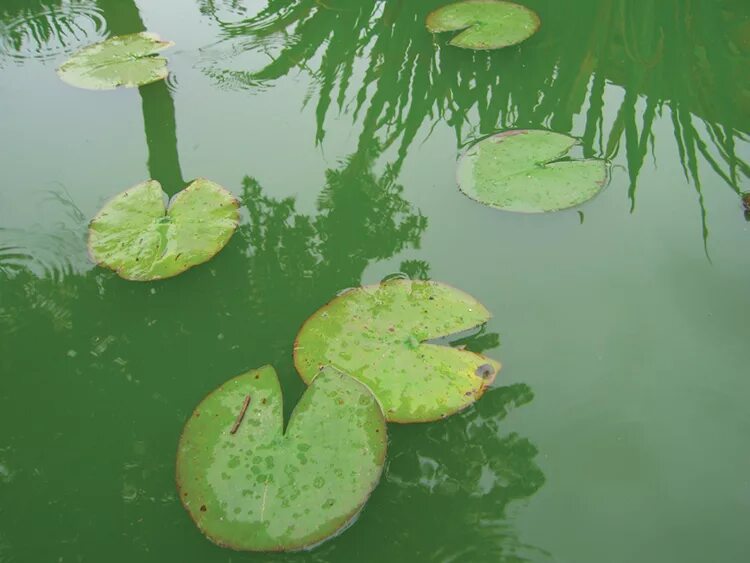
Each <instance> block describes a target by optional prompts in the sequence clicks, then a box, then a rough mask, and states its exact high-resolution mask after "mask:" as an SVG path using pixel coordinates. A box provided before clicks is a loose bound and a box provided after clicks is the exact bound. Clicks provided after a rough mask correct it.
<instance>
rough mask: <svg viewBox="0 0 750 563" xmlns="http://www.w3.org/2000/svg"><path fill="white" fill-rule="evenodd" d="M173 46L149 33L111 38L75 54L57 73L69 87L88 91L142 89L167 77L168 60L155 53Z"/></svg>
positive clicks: (169, 42)
mask: <svg viewBox="0 0 750 563" xmlns="http://www.w3.org/2000/svg"><path fill="white" fill-rule="evenodd" d="M172 45H174V43H172V42H171V41H163V40H162V39H161V38H160V37H159V36H158V35H156V34H155V33H148V32H141V33H133V34H130V35H118V36H116V37H110V38H109V39H106V40H104V41H101V42H99V43H95V44H93V45H89V46H88V47H84V48H83V49H81V50H80V51H78V52H76V53H74V54H73V56H72V57H71V58H70V59H68V60H67V61H66V62H65V63H63V64H62V66H60V68H58V69H57V74H58V75H59V76H60V78H61V79H62V80H63V81H65V82H67V83H68V84H70V85H71V86H76V87H77V88H85V89H88V90H113V89H115V88H117V87H119V86H124V87H126V88H135V87H138V86H144V85H146V84H151V83H152V82H157V81H159V80H163V79H165V78H166V77H167V75H168V74H169V69H168V68H167V60H166V59H165V58H164V57H160V56H157V53H159V52H160V51H162V50H164V49H166V48H167V47H171V46H172Z"/></svg>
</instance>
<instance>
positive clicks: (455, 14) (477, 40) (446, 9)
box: [427, 0, 540, 49]
mask: <svg viewBox="0 0 750 563" xmlns="http://www.w3.org/2000/svg"><path fill="white" fill-rule="evenodd" d="M539 25H540V22H539V16H537V15H536V13H535V12H534V11H533V10H530V9H529V8H526V7H525V6H520V5H518V4H514V3H513V2H503V1H501V0H464V1H463V2H456V3H455V4H448V5H447V6H443V7H442V8H438V9H437V10H435V11H434V12H432V13H430V15H428V16H427V29H428V30H429V31H430V32H432V33H441V32H444V31H460V30H464V31H463V32H462V33H459V34H458V35H456V36H455V37H454V38H453V39H451V41H450V44H451V45H454V46H456V47H462V48H464V49H501V48H503V47H508V46H509V45H515V44H517V43H520V42H521V41H525V40H526V39H528V38H529V37H531V36H532V35H534V34H535V33H536V31H537V30H538V29H539Z"/></svg>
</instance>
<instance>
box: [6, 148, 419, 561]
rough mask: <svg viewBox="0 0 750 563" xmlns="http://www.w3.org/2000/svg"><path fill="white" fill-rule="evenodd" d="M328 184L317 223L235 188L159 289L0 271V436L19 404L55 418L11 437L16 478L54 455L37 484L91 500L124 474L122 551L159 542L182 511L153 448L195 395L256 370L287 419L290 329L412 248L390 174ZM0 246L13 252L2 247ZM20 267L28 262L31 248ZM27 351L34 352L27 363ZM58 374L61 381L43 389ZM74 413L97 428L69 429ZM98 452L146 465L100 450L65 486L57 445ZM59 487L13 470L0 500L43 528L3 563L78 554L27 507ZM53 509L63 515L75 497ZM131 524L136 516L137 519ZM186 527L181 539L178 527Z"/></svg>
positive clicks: (292, 388)
mask: <svg viewBox="0 0 750 563" xmlns="http://www.w3.org/2000/svg"><path fill="white" fill-rule="evenodd" d="M326 178H327V183H326V187H325V189H324V190H323V192H322V195H321V197H320V200H319V204H318V208H319V212H318V213H317V214H315V215H311V216H308V215H305V214H301V213H298V212H297V211H296V210H295V203H294V201H293V200H289V199H287V200H275V199H273V198H271V197H268V196H267V195H266V194H265V193H264V192H263V190H262V189H261V187H260V186H259V185H258V183H257V182H256V181H254V180H252V179H250V178H246V179H245V181H244V188H243V194H242V199H243V203H244V204H245V205H246V207H247V210H248V214H249V220H248V221H247V222H246V223H244V224H243V225H241V227H240V228H239V229H238V231H237V233H236V234H235V236H234V237H233V238H232V240H231V241H230V243H229V244H228V245H227V247H226V248H224V250H223V251H222V252H221V253H219V255H218V256H217V257H216V258H214V260H213V261H212V262H210V263H208V264H205V265H203V266H201V267H199V268H196V269H194V270H192V271H190V272H187V273H185V274H183V275H181V276H178V277H177V278H174V279H172V280H169V281H167V282H163V283H151V284H133V283H128V282H124V281H123V280H120V279H119V278H117V276H115V275H114V274H112V273H110V272H106V271H104V270H102V269H99V268H94V269H88V270H75V271H72V272H68V273H67V274H66V275H65V279H64V280H62V281H57V280H55V279H53V278H52V277H51V276H49V275H45V274H43V273H42V272H40V273H39V274H38V275H37V274H36V273H34V272H32V271H31V270H30V269H29V268H28V266H27V265H24V264H21V265H19V267H17V268H14V269H13V271H12V272H11V271H8V272H6V271H0V287H2V291H0V334H3V335H4V336H5V337H4V338H0V372H2V373H18V374H23V373H30V374H32V376H30V377H18V378H15V379H14V383H13V385H14V395H15V396H16V399H15V400H14V402H13V403H12V404H9V403H10V401H9V398H8V397H0V426H2V427H11V425H12V421H13V420H17V419H18V417H20V416H21V413H20V412H19V407H18V406H17V405H20V404H22V405H24V406H23V408H24V409H27V408H32V406H31V405H32V401H33V403H34V405H35V406H36V407H38V405H39V404H42V405H45V406H46V405H51V406H52V407H51V408H52V409H53V410H52V411H51V412H52V413H54V414H49V415H48V416H47V415H46V414H45V415H42V416H39V417H38V418H37V420H36V422H35V424H34V425H31V426H29V425H27V426H18V425H15V426H14V431H13V435H14V439H15V440H16V441H17V443H18V444H19V446H18V448H17V451H16V452H15V459H16V463H17V464H18V466H20V467H37V466H39V465H40V464H42V463H41V462H40V461H39V458H38V457H37V456H38V455H39V454H38V452H39V451H42V450H44V449H45V448H51V447H53V445H54V447H56V448H58V449H63V450H65V452H66V454H68V453H69V454H70V455H62V456H50V457H49V458H45V459H44V462H43V464H42V465H43V471H44V472H45V475H58V474H65V475H67V477H66V482H65V491H72V492H71V493H70V494H71V495H78V491H80V490H91V487H92V483H98V485H97V487H100V489H97V490H103V489H101V488H102V487H104V488H106V486H108V485H103V484H102V483H101V479H102V477H101V476H102V475H105V476H108V477H106V478H107V479H109V476H111V475H122V483H121V490H120V489H119V488H118V491H117V494H118V495H120V496H121V497H122V500H123V510H122V514H120V513H118V514H120V516H114V517H115V518H121V520H120V522H119V523H118V526H121V527H122V528H123V529H124V528H125V527H128V528H129V529H130V536H132V537H129V539H128V542H130V545H134V546H136V549H137V548H138V547H141V546H142V547H143V549H144V550H145V549H148V548H150V549H154V547H155V546H158V545H163V541H161V539H160V537H159V534H160V533H161V532H160V528H159V527H158V526H156V527H155V526H153V522H157V521H174V520H175V515H177V514H180V515H181V514H182V509H181V508H180V506H179V502H178V501H177V499H176V498H175V495H173V494H172V490H173V489H172V487H173V481H172V479H173V461H174V460H173V457H172V456H173V450H172V448H169V447H166V448H165V447H164V444H169V443H172V442H171V441H172V440H174V437H175V436H177V435H178V433H179V429H180V428H181V426H182V424H183V423H184V417H185V416H186V415H187V414H188V409H189V408H190V407H192V406H193V401H194V399H195V397H200V396H202V395H204V394H205V392H206V390H207V389H210V388H211V387H216V386H218V385H219V384H221V383H222V382H224V381H225V380H226V378H227V377H230V376H232V375H236V374H239V373H242V372H243V371H244V370H246V369H248V368H251V367H258V366H261V365H264V364H267V363H268V364H273V365H274V366H276V367H277V369H278V370H279V373H280V374H281V377H282V385H283V388H284V395H285V408H286V409H287V415H288V414H289V410H291V408H292V407H293V406H294V405H295V403H296V402H297V398H298V396H299V395H300V394H301V392H302V390H303V387H304V384H303V383H302V381H301V379H300V378H299V377H297V376H295V375H293V374H294V368H293V365H292V362H291V358H292V343H293V342H294V336H295V334H296V332H297V330H298V329H299V327H300V326H301V324H302V322H303V321H304V319H305V318H306V317H307V316H308V315H309V314H310V313H312V312H313V311H314V310H315V309H317V308H318V307H319V306H320V305H322V304H323V303H325V302H326V301H327V300H328V299H330V298H331V297H333V296H334V295H335V293H336V292H337V291H339V290H340V289H343V288H345V287H346V285H358V284H360V283H361V276H362V272H363V270H364V268H365V267H366V266H367V265H368V263H369V262H370V261H371V260H378V259H386V258H389V257H391V256H392V255H393V254H395V253H398V252H399V251H401V250H403V249H406V248H408V247H414V246H416V245H418V243H419V240H420V237H421V234H422V232H423V231H424V229H425V228H426V219H424V218H423V217H422V216H421V215H420V214H419V213H418V212H415V211H414V209H413V208H412V207H411V206H410V205H409V204H408V203H407V202H406V201H405V200H404V199H403V197H402V195H401V192H402V188H401V186H399V185H398V184H396V183H395V182H393V180H392V177H391V175H390V173H389V172H388V171H386V172H385V173H384V174H382V175H378V174H375V173H374V172H373V171H372V161H371V159H367V158H361V157H354V158H350V159H347V160H346V161H345V162H344V163H343V165H342V167H341V168H340V169H338V170H332V171H329V172H328V173H327V176H326ZM84 231H85V224H84V225H82V226H81V227H80V229H79V231H78V235H79V237H78V238H77V240H79V247H80V248H79V250H84V249H83V237H82V236H80V235H83V232H84ZM7 245H8V246H11V245H17V244H16V243H15V242H14V240H12V239H11V240H9V242H8V244H7ZM28 254H30V255H32V256H35V255H36V254H37V252H36V249H35V248H30V249H29V251H28ZM219 270H220V271H221V276H220V277H215V275H214V273H215V271H219ZM167 284H168V286H169V287H168V288H167V287H166V286H167ZM40 343H43V350H44V353H43V354H39V353H37V352H36V351H37V350H38V349H39V347H40ZM218 366H220V369H217V367H218ZM61 371H62V373H64V374H65V375H66V377H50V375H51V374H59V373H61ZM176 374H180V378H181V381H180V382H179V385H177V386H176V385H175V383H176V380H175V379H174V378H175V376H176ZM176 387H178V389H176ZM60 397H64V398H65V401H60V400H59V398H60ZM27 398H28V400H26V399H27ZM19 399H20V400H19ZM133 405H137V408H136V409H135V410H136V411H137V414H134V410H133V409H134V407H133ZM45 408H46V407H45ZM81 413H85V417H86V420H91V421H95V422H94V423H90V424H81V420H82V414H81ZM111 421H119V422H117V423H116V424H115V423H111ZM123 421H125V422H123ZM61 436H62V437H63V438H62V440H64V443H65V444H66V447H65V448H60V444H61V442H60V440H61ZM103 441H108V442H110V443H122V444H134V443H135V447H137V448H138V450H137V451H138V452H141V451H146V448H150V449H149V450H148V451H149V452H152V453H150V454H149V455H147V456H146V455H141V454H140V453H139V454H138V455H134V454H133V453H132V452H131V451H130V450H129V449H128V448H122V449H121V450H117V451H114V450H113V451H112V452H111V455H109V456H108V458H107V460H106V461H102V462H101V463H97V464H94V465H95V466H96V467H94V465H90V464H89V465H86V466H85V467H82V468H81V469H80V470H79V471H76V472H74V473H73V474H69V472H68V471H67V469H68V468H69V467H70V464H72V463H73V458H75V459H79V456H80V449H79V448H77V447H67V445H70V444H73V443H75V444H77V445H80V447H85V448H92V449H93V448H95V444H97V443H102V442H103ZM57 485H58V483H57V482H56V481H50V480H47V479H40V478H39V477H36V476H34V475H32V474H31V473H30V472H29V473H24V474H23V475H19V477H18V481H17V488H16V489H14V490H17V491H19V493H18V494H14V495H13V496H12V497H10V498H9V499H5V502H6V503H7V504H8V505H9V506H20V504H21V500H20V498H19V497H20V496H21V495H23V497H24V498H23V503H24V505H26V506H32V507H37V508H39V509H38V510H36V509H35V510H33V511H29V513H31V512H33V513H35V514H37V516H35V522H34V524H35V525H36V526H39V527H40V528H41V529H45V530H50V532H49V535H48V536H47V539H48V542H47V543H43V544H40V545H38V546H37V545H34V544H29V545H25V546H24V547H19V548H18V549H17V557H19V558H24V559H25V560H29V561H37V560H42V559H43V558H44V557H43V555H42V554H41V553H40V550H42V549H45V548H48V546H49V542H54V543H56V544H58V545H61V546H62V547H60V549H61V550H62V551H61V552H60V556H61V557H63V556H64V557H65V558H66V559H67V558H68V557H70V558H74V557H75V556H76V554H79V553H80V551H77V550H79V549H80V545H78V544H70V545H67V544H65V542H63V541H61V539H63V538H65V537H73V536H74V535H75V533H76V531H77V529H76V526H77V525H79V522H78V521H76V519H74V518H73V519H70V521H69V522H68V521H66V522H63V523H60V522H58V521H57V513H56V512H55V513H50V512H49V511H46V512H45V511H44V510H42V509H41V507H45V506H48V503H49V499H50V498H60V493H59V492H58V491H57V488H58V486H57ZM118 487H119V485H118ZM165 491H168V493H165ZM99 499H100V500H99ZM65 502H68V503H70V504H69V507H74V508H76V509H77V508H78V507H79V506H80V497H78V496H76V498H75V499H74V500H73V499H67V500H66V501H65ZM111 502H112V499H111V497H109V496H107V495H100V496H96V495H95V496H92V497H91V498H90V500H88V501H87V504H86V506H87V507H88V508H87V509H92V510H94V511H95V512H99V511H101V512H103V511H107V510H111V507H112V505H111ZM116 512H117V511H116ZM144 514H146V515H149V516H150V519H149V518H146V519H145V520H144V521H143V522H141V521H142V520H143V515H144ZM178 521H179V522H182V519H178ZM30 525H31V521H30V520H28V519H25V518H22V519H20V520H19V521H18V524H17V525H16V524H15V523H14V524H13V525H12V526H9V527H8V529H7V530H4V532H7V534H8V538H9V540H12V541H15V540H16V538H19V537H23V534H25V533H26V531H27V530H28V529H29V526H30ZM184 529H185V530H186V531H187V530H189V529H190V528H188V523H187V522H185V527H184ZM192 533H194V531H193V532H192ZM191 537H192V536H191ZM195 537H196V538H198V535H197V534H196V535H195ZM162 539H163V538H162ZM196 541H197V539H196ZM206 543H207V542H206ZM201 545H202V544H201ZM165 557H167V558H168V557H169V555H168V554H167V555H165ZM91 558H93V559H96V556H95V555H92V556H91ZM162 559H163V558H162Z"/></svg>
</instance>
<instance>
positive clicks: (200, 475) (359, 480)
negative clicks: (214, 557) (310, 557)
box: [177, 366, 387, 551]
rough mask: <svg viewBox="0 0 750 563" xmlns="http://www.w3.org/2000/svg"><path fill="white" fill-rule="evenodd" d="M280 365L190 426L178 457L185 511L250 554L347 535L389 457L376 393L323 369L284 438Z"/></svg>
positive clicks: (259, 373)
mask: <svg viewBox="0 0 750 563" xmlns="http://www.w3.org/2000/svg"><path fill="white" fill-rule="evenodd" d="M282 406H283V405H282V395H281V388H280V386H279V381H278V378H277V376H276V372H275V371H274V369H273V368H272V367H270V366H266V367H263V368H260V369H258V370H254V371H250V372H248V373H245V374H244V375H240V376H239V377H235V378H234V379H231V380H229V381H228V382H226V383H225V384H224V385H222V386H221V387H219V388H218V389H216V390H215V391H214V392H212V393H211V394H209V395H208V396H207V397H206V398H205V399H203V401H201V403H200V404H199V405H198V407H197V408H196V409H195V411H194V412H193V414H192V416H191V417H190V419H189V420H188V422H187V424H186V425H185V430H184V432H183V434H182V437H181V439H180V444H179V448H178V452H177V485H178V489H179V494H180V498H181V500H182V503H183V505H184V506H185V508H186V509H187V511H188V512H189V513H190V516H191V517H192V519H193V520H194V521H195V523H196V524H197V526H198V528H200V530H201V531H202V532H203V533H204V534H205V535H206V536H207V537H208V538H209V539H210V540H211V541H213V542H214V543H216V544H218V545H221V546H226V547H232V548H234V549H239V550H248V551H288V550H296V549H301V548H304V547H308V546H311V545H315V544H317V543H319V542H321V541H323V540H324V539H326V538H328V537H330V536H331V535H333V534H335V533H337V532H338V531H340V530H342V529H343V528H344V527H345V526H346V525H347V524H348V523H349V522H350V521H351V520H352V518H353V517H355V516H356V515H357V514H358V513H359V511H360V510H361V508H362V506H363V505H364V503H365V502H366V501H367V499H368V497H369V495H370V493H371V492H372V490H373V489H374V488H375V486H376V485H377V483H378V481H379V479H380V474H381V472H382V469H383V463H384V461H385V453H386V441H387V439H386V426H385V419H384V417H383V413H382V411H381V409H380V406H379V405H378V403H377V401H376V400H375V397H374V396H373V395H372V393H371V392H370V391H369V390H368V389H367V387H365V386H364V385H362V384H361V383H359V382H357V381H356V380H354V379H352V378H351V377H349V376H348V375H346V374H344V373H341V372H339V371H337V370H334V369H332V368H328V369H326V370H324V371H323V372H321V373H320V374H319V375H318V377H317V378H316V379H315V381H314V382H313V383H312V385H310V387H309V388H308V389H307V391H306V392H305V394H304V395H303V396H302V399H300V402H299V403H298V404H297V406H296V407H295V409H294V412H293V413H292V416H291V419H290V421H289V425H288V427H287V429H286V432H285V433H284V432H283V412H282Z"/></svg>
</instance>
